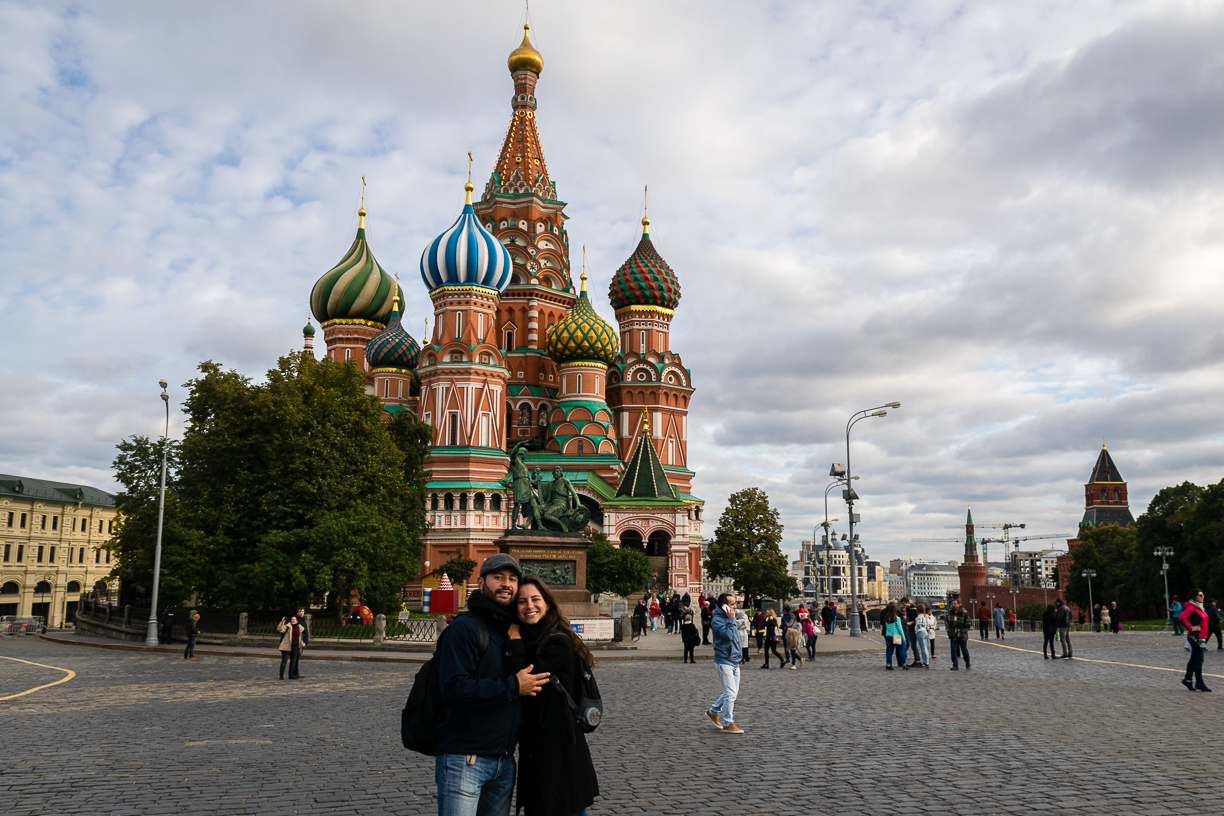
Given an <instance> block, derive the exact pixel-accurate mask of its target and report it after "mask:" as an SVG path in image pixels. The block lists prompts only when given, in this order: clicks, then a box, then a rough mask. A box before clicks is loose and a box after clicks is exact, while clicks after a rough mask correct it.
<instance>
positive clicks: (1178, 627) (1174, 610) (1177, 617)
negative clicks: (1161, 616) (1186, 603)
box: [1169, 595, 1186, 635]
mask: <svg viewBox="0 0 1224 816" xmlns="http://www.w3.org/2000/svg"><path fill="white" fill-rule="evenodd" d="M1181 613H1182V602H1181V601H1180V600H1178V598H1177V596H1176V595H1174V596H1173V603H1171V604H1169V617H1170V618H1172V619H1173V634H1175V635H1180V634H1181V633H1182V632H1184V631H1186V630H1185V627H1183V626H1182V622H1181Z"/></svg>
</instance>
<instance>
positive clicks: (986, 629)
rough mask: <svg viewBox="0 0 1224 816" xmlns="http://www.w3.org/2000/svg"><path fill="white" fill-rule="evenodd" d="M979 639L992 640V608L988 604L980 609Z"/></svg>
mask: <svg viewBox="0 0 1224 816" xmlns="http://www.w3.org/2000/svg"><path fill="white" fill-rule="evenodd" d="M978 637H979V639H981V640H990V607H989V606H988V605H986V604H982V605H981V606H979V607H978Z"/></svg>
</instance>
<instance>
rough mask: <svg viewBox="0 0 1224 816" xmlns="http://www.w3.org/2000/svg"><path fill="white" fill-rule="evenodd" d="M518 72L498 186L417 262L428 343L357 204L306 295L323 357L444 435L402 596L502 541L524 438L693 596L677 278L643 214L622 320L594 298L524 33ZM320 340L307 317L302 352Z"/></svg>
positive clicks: (614, 295) (534, 457)
mask: <svg viewBox="0 0 1224 816" xmlns="http://www.w3.org/2000/svg"><path fill="white" fill-rule="evenodd" d="M507 65H508V68H509V71H510V77H511V81H512V83H513V95H512V96H511V99H510V108H511V115H510V124H509V127H508V128H507V131H506V135H505V138H504V140H503V142H502V146H501V150H500V152H499V154H498V156H497V159H496V161H495V162H494V164H493V169H492V172H491V173H490V175H489V178H488V181H487V182H486V183H485V185H484V189H483V191H482V192H481V194H480V197H479V199H478V200H473V192H474V191H475V189H476V188H475V186H474V185H473V184H472V183H471V181H470V179H469V181H468V183H467V184H466V185H465V193H466V200H465V203H464V207H463V212H462V213H461V214H460V216H459V218H458V219H457V220H456V221H455V222H454V223H453V224H452V225H451V226H450V227H449V228H448V229H447V230H445V231H444V232H443V233H442V234H441V235H439V236H438V237H437V238H435V239H434V240H433V241H432V242H431V243H430V244H429V246H428V247H426V248H425V250H424V252H423V254H422V256H421V262H420V268H421V279H422V282H423V283H424V285H425V287H426V290H427V291H428V292H429V295H430V299H431V300H432V301H433V312H434V314H433V321H432V330H431V331H430V333H429V336H428V337H423V338H422V340H421V342H420V343H419V344H418V343H417V341H416V340H415V339H413V338H412V337H411V336H410V334H409V332H408V331H407V330H406V329H405V328H404V326H403V324H402V320H403V318H404V315H403V314H402V313H401V311H400V306H401V304H404V303H405V302H406V301H405V299H404V297H403V292H402V290H401V289H400V287H399V283H398V282H397V281H396V280H395V279H393V278H392V277H391V276H390V275H388V274H387V273H386V271H385V270H383V268H382V267H381V266H380V265H379V264H378V262H377V261H376V260H375V259H374V255H373V253H372V252H371V250H370V247H369V244H368V242H367V238H366V229H365V217H366V211H365V209H364V206H363V207H362V209H361V210H359V213H358V214H359V216H360V220H359V225H358V230H357V236H356V238H355V239H354V241H353V244H352V246H351V247H350V248H349V250H348V252H347V253H346V254H345V256H344V257H343V258H342V259H341V261H340V263H338V264H337V265H336V266H334V267H333V268H332V269H331V270H329V271H328V272H327V273H325V274H324V275H323V276H322V277H321V278H320V279H319V280H318V282H316V284H315V286H314V289H313V290H312V292H311V304H310V305H311V312H312V315H313V317H314V318H315V320H317V321H318V324H319V328H320V329H321V330H322V333H323V341H324V344H325V346H326V348H325V351H324V353H325V354H326V355H327V356H328V357H331V358H332V359H334V360H340V361H345V360H347V361H351V362H352V363H353V364H354V365H359V366H361V367H362V369H363V370H364V371H365V372H366V373H367V389H368V390H369V391H370V393H372V394H374V395H375V396H377V397H378V398H379V399H380V400H381V401H382V402H383V405H384V407H385V408H386V410H387V412H388V414H394V413H396V412H399V411H409V412H411V413H412V414H413V415H414V416H416V417H417V418H418V419H420V420H421V421H423V422H425V423H427V424H429V425H430V426H432V428H433V429H434V435H433V445H432V447H431V449H430V452H429V455H428V457H427V460H426V463H425V467H426V469H427V470H429V471H430V474H431V477H432V480H431V481H430V483H429V485H428V502H429V505H428V508H427V511H428V517H429V520H430V522H431V525H432V526H431V529H430V531H429V532H428V533H427V535H426V541H425V543H426V552H425V556H424V558H423V559H422V561H423V563H422V568H421V573H422V575H421V579H420V580H417V581H414V582H412V583H411V584H410V585H409V586H408V587H406V589H405V591H406V595H407V597H408V599H409V602H410V603H411V602H413V601H415V600H418V599H419V597H420V593H421V590H422V588H423V587H426V586H430V582H431V580H432V579H431V578H430V576H428V573H429V572H430V571H431V570H432V569H434V568H436V567H437V566H438V565H439V564H441V563H443V562H445V561H447V560H448V559H449V558H451V557H452V556H453V555H454V554H455V552H456V551H458V552H460V553H461V554H462V555H463V556H465V557H467V558H471V559H473V560H475V561H477V562H480V561H482V560H483V559H484V558H485V557H486V556H488V555H492V554H493V553H494V552H496V548H495V546H494V544H493V542H494V541H495V540H496V539H497V538H499V537H500V536H501V535H502V534H503V533H504V532H505V530H506V529H507V528H508V527H509V526H511V524H512V520H511V519H510V511H511V508H512V502H511V501H510V500H509V497H508V495H507V493H506V488H505V486H503V485H502V484H501V483H500V479H501V478H502V476H503V475H504V474H505V472H506V469H507V465H508V462H509V452H510V451H511V449H513V448H514V447H516V446H523V448H524V449H525V451H526V460H527V464H528V467H530V468H532V469H534V468H537V467H538V468H540V470H541V471H542V472H543V473H546V474H547V473H549V472H551V470H552V469H553V467H554V466H560V467H561V468H562V470H564V471H565V474H566V478H567V479H569V480H570V482H571V483H572V484H573V486H574V489H575V491H576V493H577V494H578V496H579V500H580V501H581V502H582V504H583V505H584V506H585V507H586V508H587V510H588V511H589V512H590V517H591V521H590V525H589V526H590V529H591V530H592V531H597V532H603V533H604V534H606V535H607V536H608V538H609V539H610V540H611V541H612V542H613V543H614V544H619V545H620V546H622V547H628V548H632V549H635V550H639V551H642V552H644V553H645V554H646V555H648V556H649V557H650V558H651V566H652V571H653V572H654V574H655V576H656V581H657V585H659V586H668V587H673V588H675V589H677V590H678V591H681V592H684V591H690V592H693V593H695V592H698V591H700V590H701V589H702V588H703V583H702V574H701V531H702V509H703V504H704V503H703V502H702V500H701V499H699V498H697V497H695V496H693V495H692V494H691V492H690V491H691V484H692V479H693V476H694V473H693V472H692V471H691V470H690V469H689V467H688V407H689V400H690V399H691V397H692V394H693V384H692V372H690V371H689V370H688V369H687V368H685V367H684V364H683V361H682V360H681V358H680V355H679V354H678V353H677V352H676V351H674V350H673V349H672V347H671V342H670V336H669V335H670V329H671V321H672V318H673V317H674V315H675V310H676V308H677V306H678V304H679V301H680V283H679V280H678V278H677V276H676V274H675V272H674V271H673V270H672V269H671V267H670V266H669V265H668V264H667V262H666V261H664V260H663V258H662V256H661V255H660V254H659V252H658V249H657V248H656V247H655V245H654V243H653V241H652V240H651V236H650V231H649V228H650V219H649V218H646V217H643V218H642V235H641V237H640V239H639V240H638V243H637V245H636V246H635V247H633V248H632V251H631V252H629V257H628V259H627V260H626V261H625V262H624V263H623V264H621V266H620V267H619V268H618V269H617V270H616V271H615V273H614V274H612V275H611V281H610V284H609V305H610V306H611V308H612V310H613V311H614V316H615V321H616V325H615V326H613V325H612V323H610V322H609V321H607V320H605V319H604V318H603V317H601V316H600V314H599V310H598V308H597V305H596V304H595V303H594V302H593V301H592V299H591V296H590V293H589V292H588V290H587V281H588V279H589V277H591V276H590V275H588V274H587V270H586V269H585V263H584V268H583V270H582V274H581V276H580V286H575V285H574V280H573V275H572V273H571V262H570V249H571V247H570V238H569V233H568V231H567V228H566V220H567V219H568V216H567V215H566V214H565V206H566V205H565V202H564V201H562V200H560V198H559V197H558V192H557V184H556V181H554V180H553V178H552V177H551V175H550V173H549V169H548V164H547V162H546V161H545V158H544V150H543V147H542V143H541V139H540V133H539V129H538V126H537V119H536V111H537V107H538V102H537V98H536V85H537V83H538V81H539V79H540V74H541V73H542V71H543V67H544V60H543V57H542V56H541V55H540V53H539V52H538V51H537V50H536V49H535V48H534V47H533V46H532V45H531V42H530V39H529V27H527V26H525V27H524V34H523V41H522V44H521V45H520V46H519V47H518V48H516V49H515V50H514V51H513V52H511V54H510V57H509V59H508V62H507ZM594 274H595V276H596V277H598V273H594ZM314 335H315V329H314V326H313V325H312V324H310V323H309V322H308V323H307V325H306V327H305V328H304V329H303V345H304V347H305V348H306V349H307V350H311V349H312V347H313V341H314ZM475 574H478V570H477V573H475ZM475 574H474V575H475ZM473 578H474V576H473Z"/></svg>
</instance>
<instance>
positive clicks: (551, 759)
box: [506, 575, 599, 816]
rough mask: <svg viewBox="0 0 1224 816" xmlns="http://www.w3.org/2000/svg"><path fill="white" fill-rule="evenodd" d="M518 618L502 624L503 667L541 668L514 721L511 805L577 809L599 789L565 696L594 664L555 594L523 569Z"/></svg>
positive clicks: (531, 812)
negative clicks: (539, 681) (540, 679)
mask: <svg viewBox="0 0 1224 816" xmlns="http://www.w3.org/2000/svg"><path fill="white" fill-rule="evenodd" d="M515 609H516V613H517V618H518V621H519V622H518V623H517V624H514V625H511V626H510V631H509V637H510V639H509V641H507V644H506V655H507V656H506V670H507V671H508V672H510V673H515V674H517V673H518V672H519V671H520V670H521V669H524V668H526V667H527V666H534V667H535V668H534V669H533V671H535V672H536V673H540V672H548V674H549V681H548V685H546V686H545V687H544V688H543V689H541V691H540V693H539V694H537V695H536V696H534V697H522V698H520V699H521V700H522V704H523V721H522V726H521V727H520V728H519V767H518V807H517V808H516V811H515V812H518V810H525V811H526V812H527V816H569V815H570V814H574V816H581V815H582V814H585V813H586V809H587V808H588V807H590V806H591V804H592V803H594V801H595V797H596V796H599V780H598V779H597V778H596V776H595V764H594V763H593V762H592V761H591V749H590V748H589V747H588V746H587V742H586V734H585V733H583V730H582V728H580V727H579V726H578V723H577V720H576V715H575V712H574V711H573V709H571V708H570V704H569V701H568V700H567V699H566V695H565V694H563V693H562V692H561V690H560V689H561V688H564V689H566V690H567V691H568V692H569V697H570V699H573V700H579V699H581V698H582V691H581V688H580V684H579V680H580V679H581V676H582V673H583V672H584V671H586V670H588V669H589V668H590V667H591V666H593V665H594V663H595V659H594V657H593V656H592V655H591V650H590V649H588V648H587V645H586V644H585V643H583V642H582V638H580V637H578V635H576V634H574V630H573V628H572V627H571V626H570V623H569V621H568V620H566V618H565V615H563V614H561V610H560V608H559V607H558V606H557V601H556V599H554V598H553V595H552V593H551V592H549V591H548V587H546V586H545V585H544V584H543V583H542V582H541V581H540V579H539V578H536V577H535V576H534V575H524V576H523V577H522V579H521V580H520V581H519V589H518V595H517V598H516V600H515Z"/></svg>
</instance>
